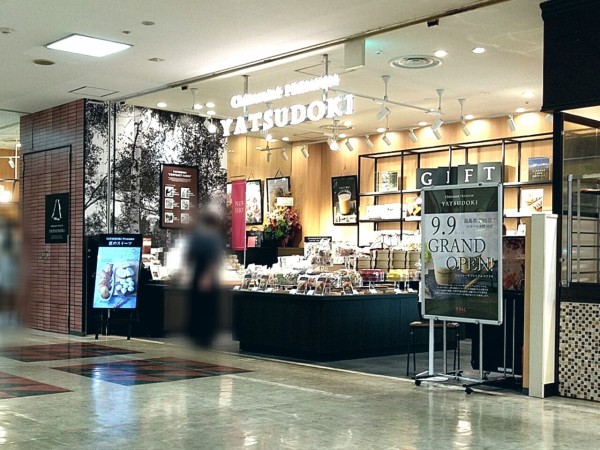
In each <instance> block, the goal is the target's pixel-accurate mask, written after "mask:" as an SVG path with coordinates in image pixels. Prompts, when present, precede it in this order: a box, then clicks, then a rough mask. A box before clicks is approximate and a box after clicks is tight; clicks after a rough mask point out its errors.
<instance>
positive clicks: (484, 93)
mask: <svg viewBox="0 0 600 450" xmlns="http://www.w3.org/2000/svg"><path fill="white" fill-rule="evenodd" d="M479 95H490V93H489V92H488V91H483V92H480V93H479Z"/></svg>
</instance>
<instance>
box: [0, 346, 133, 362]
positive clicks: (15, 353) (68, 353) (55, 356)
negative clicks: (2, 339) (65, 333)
mask: <svg viewBox="0 0 600 450" xmlns="http://www.w3.org/2000/svg"><path fill="white" fill-rule="evenodd" d="M135 353H139V352H137V351H134V350H124V349H122V348H115V347H107V346H106V345H99V344H94V343H90V342H67V343H64V344H48V345H27V346H15V347H1V348H0V356H1V357H4V358H11V359H16V360H18V361H23V362H37V361H59V360H62V359H80V358H93V357H98V356H113V355H131V354H135Z"/></svg>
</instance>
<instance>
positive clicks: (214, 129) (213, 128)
mask: <svg viewBox="0 0 600 450" xmlns="http://www.w3.org/2000/svg"><path fill="white" fill-rule="evenodd" d="M204 128H206V131H208V132H209V133H210V134H215V133H216V132H217V126H216V125H215V124H214V123H212V120H208V119H204Z"/></svg>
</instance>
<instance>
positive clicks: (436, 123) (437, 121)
mask: <svg viewBox="0 0 600 450" xmlns="http://www.w3.org/2000/svg"><path fill="white" fill-rule="evenodd" d="M443 123H444V121H443V120H442V118H441V117H439V116H438V117H436V118H435V120H434V121H433V123H432V124H431V129H432V130H433V131H438V130H439V129H440V128H441V126H442V125H443Z"/></svg>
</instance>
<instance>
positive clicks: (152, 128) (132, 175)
mask: <svg viewBox="0 0 600 450" xmlns="http://www.w3.org/2000/svg"><path fill="white" fill-rule="evenodd" d="M107 114H108V108H106V110H105V113H104V114H103V113H102V110H101V108H100V107H99V106H97V105H96V104H92V103H89V106H88V107H86V119H87V121H86V148H87V155H88V157H86V205H88V203H89V204H90V206H89V207H87V208H86V234H96V233H98V232H106V229H107V227H106V205H104V209H102V207H101V206H99V205H101V204H102V201H101V200H96V201H95V200H94V199H96V198H101V197H102V189H104V198H105V197H106V186H105V184H106V181H102V180H103V177H106V175H107V167H108V165H107V164H106V163H105V162H104V160H105V158H106V159H107V157H108V156H107V155H108V153H109V152H108V139H104V140H102V136H107V123H108V121H107V120H105V118H106V116H107ZM203 122H204V118H203V117H199V116H193V115H187V114H179V113H173V112H168V111H162V110H155V109H150V108H140V107H135V106H131V105H117V106H116V120H115V126H116V133H115V134H116V148H115V154H114V155H113V157H112V161H111V163H112V169H113V176H112V179H113V181H112V184H113V200H114V202H113V205H114V206H113V208H114V212H113V217H114V222H113V224H112V228H114V232H115V233H142V234H144V235H146V236H152V240H153V244H154V245H155V246H165V245H167V243H168V240H169V235H168V232H167V231H166V230H162V229H160V228H159V226H158V224H159V199H160V192H159V190H160V168H161V164H163V163H169V164H186V165H191V166H198V167H199V174H200V176H199V179H198V192H199V195H198V196H199V201H200V202H201V203H207V202H210V201H213V202H215V201H216V202H218V203H219V205H220V206H221V207H222V208H224V206H225V205H224V203H225V200H224V199H225V197H224V192H225V185H226V178H227V174H226V169H225V164H224V156H225V145H226V139H225V138H224V137H223V133H222V129H221V128H219V130H218V131H217V133H216V134H210V133H209V132H208V131H207V130H206V128H205V127H204V126H203ZM88 165H89V166H90V167H89V168H88ZM102 183H104V188H102V187H100V188H98V189H97V190H96V191H94V189H95V188H94V186H96V185H97V186H102ZM88 184H89V185H90V187H89V188H88V187H87V186H88ZM88 192H89V195H88ZM103 213H104V216H102V214H103ZM100 228H103V230H100V231H98V230H99V229H100ZM111 231H113V230H111Z"/></svg>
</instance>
